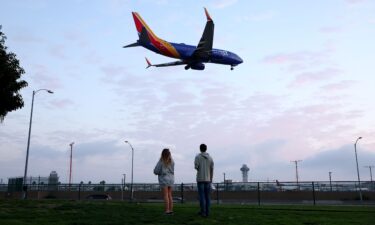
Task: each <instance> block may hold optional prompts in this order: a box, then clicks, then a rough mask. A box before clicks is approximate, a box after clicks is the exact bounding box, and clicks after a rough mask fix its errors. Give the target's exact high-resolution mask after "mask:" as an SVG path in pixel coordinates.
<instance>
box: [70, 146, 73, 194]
mask: <svg viewBox="0 0 375 225" xmlns="http://www.w3.org/2000/svg"><path fill="white" fill-rule="evenodd" d="M73 145H74V142H72V143H70V144H69V146H70V167H69V188H70V186H71V185H72V158H73Z"/></svg>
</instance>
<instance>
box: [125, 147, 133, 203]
mask: <svg viewBox="0 0 375 225" xmlns="http://www.w3.org/2000/svg"><path fill="white" fill-rule="evenodd" d="M125 143H128V144H129V146H130V148H131V149H132V177H131V183H130V200H132V201H133V165H134V148H133V146H132V145H131V144H130V142H129V141H125Z"/></svg>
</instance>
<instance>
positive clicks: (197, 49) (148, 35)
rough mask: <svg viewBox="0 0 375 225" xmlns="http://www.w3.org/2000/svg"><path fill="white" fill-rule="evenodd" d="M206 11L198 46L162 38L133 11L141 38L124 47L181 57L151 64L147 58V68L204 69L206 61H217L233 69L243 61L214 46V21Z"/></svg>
mask: <svg viewBox="0 0 375 225" xmlns="http://www.w3.org/2000/svg"><path fill="white" fill-rule="evenodd" d="M204 11H205V13H206V17H207V23H206V27H205V28H204V31H203V35H202V37H201V40H200V41H199V43H198V46H193V45H186V44H183V43H180V44H177V43H172V42H168V41H164V40H163V39H160V38H159V37H157V36H156V35H155V34H154V32H152V30H151V29H150V28H149V27H148V26H147V24H146V23H145V21H144V20H143V19H142V17H141V16H140V15H139V14H138V13H136V12H132V14H133V18H134V23H135V27H136V28H137V31H138V36H139V40H137V42H135V43H133V44H130V45H126V46H124V48H128V47H136V46H142V47H144V48H147V49H149V50H151V51H153V52H156V53H158V54H161V55H164V56H168V57H171V58H176V59H179V60H177V61H174V62H169V63H162V64H151V63H150V61H149V60H148V59H147V58H146V61H147V64H148V66H147V67H146V68H149V67H150V66H155V67H165V66H178V65H185V70H188V69H193V70H204V68H205V65H204V64H205V63H217V64H224V65H229V66H230V69H231V70H233V67H235V66H237V65H238V64H241V63H242V62H243V61H242V59H241V58H240V57H239V56H238V55H236V54H235V53H233V52H229V51H226V50H221V49H215V48H212V43H213V39H214V22H213V21H212V19H211V17H210V15H209V14H208V12H207V9H206V8H204Z"/></svg>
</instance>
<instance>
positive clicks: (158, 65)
mask: <svg viewBox="0 0 375 225" xmlns="http://www.w3.org/2000/svg"><path fill="white" fill-rule="evenodd" d="M145 59H146V62H147V67H146V69H148V68H149V67H151V66H155V67H166V66H179V65H185V64H187V63H186V62H184V61H181V60H178V61H174V62H169V63H161V64H151V62H150V61H149V60H148V59H147V58H145Z"/></svg>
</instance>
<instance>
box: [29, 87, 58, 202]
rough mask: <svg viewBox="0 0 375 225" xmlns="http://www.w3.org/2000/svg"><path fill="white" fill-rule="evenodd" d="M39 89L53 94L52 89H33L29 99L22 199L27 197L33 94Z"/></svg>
mask: <svg viewBox="0 0 375 225" xmlns="http://www.w3.org/2000/svg"><path fill="white" fill-rule="evenodd" d="M39 91H47V92H48V93H50V94H53V91H51V90H48V89H39V90H36V91H33V95H32V99H31V112H30V122H29V135H28V137H27V148H26V162H25V172H24V174H23V199H27V185H26V177H27V167H28V164H29V150H30V137H31V125H32V123H33V109H34V96H35V94H36V93H38V92H39Z"/></svg>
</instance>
